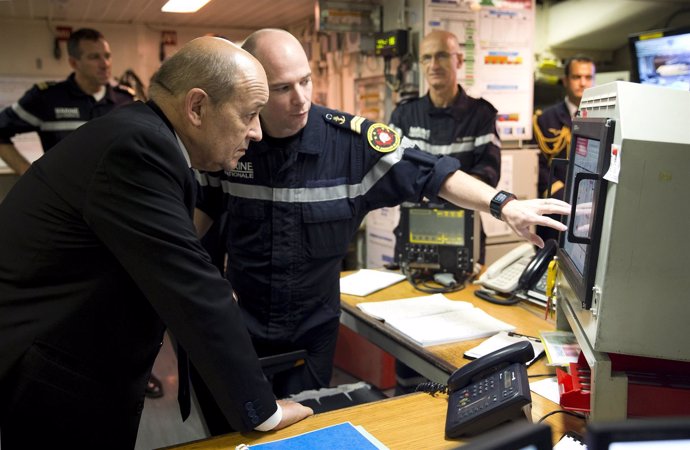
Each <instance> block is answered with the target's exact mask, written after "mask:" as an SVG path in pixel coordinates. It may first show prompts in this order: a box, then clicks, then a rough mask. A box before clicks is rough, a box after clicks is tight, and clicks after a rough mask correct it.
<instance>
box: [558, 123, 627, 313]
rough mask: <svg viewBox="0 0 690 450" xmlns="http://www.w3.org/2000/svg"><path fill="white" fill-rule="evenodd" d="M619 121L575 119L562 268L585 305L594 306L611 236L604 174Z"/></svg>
mask: <svg viewBox="0 0 690 450" xmlns="http://www.w3.org/2000/svg"><path fill="white" fill-rule="evenodd" d="M614 128H615V121H614V120H612V119H607V118H582V117H576V118H575V119H574V120H573V131H572V137H571V142H570V158H569V161H568V176H567V181H566V188H565V199H566V201H567V202H568V203H569V204H570V205H571V206H572V208H573V209H572V210H571V214H570V215H569V216H567V217H564V220H566V221H567V224H568V229H567V230H566V231H565V232H564V233H561V237H560V239H561V240H560V245H559V251H558V254H559V260H560V264H559V270H561V269H562V271H563V273H564V275H565V276H566V278H568V281H569V283H570V285H571V286H572V288H573V290H574V292H575V294H576V295H577V297H578V298H579V299H580V301H581V303H582V305H583V307H585V308H590V306H591V301H592V286H593V285H594V279H595V276H596V266H597V258H598V253H599V244H600V242H602V241H603V240H605V239H607V236H608V230H604V229H602V225H603V213H604V209H605V205H606V186H607V185H606V183H607V182H606V180H605V178H604V174H605V173H606V170H607V169H608V168H609V163H610V160H611V152H612V149H611V143H612V141H613V135H614Z"/></svg>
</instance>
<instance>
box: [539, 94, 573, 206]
mask: <svg viewBox="0 0 690 450" xmlns="http://www.w3.org/2000/svg"><path fill="white" fill-rule="evenodd" d="M537 125H538V126H539V129H540V130H541V132H542V134H543V135H544V137H546V138H554V137H556V136H557V135H556V134H554V133H552V132H551V131H549V130H556V132H557V133H559V134H560V133H561V132H562V129H563V128H567V129H568V131H570V129H571V128H572V126H573V120H572V119H571V118H570V112H569V111H568V106H567V105H566V104H565V100H563V101H561V102H559V103H556V104H555V105H552V106H549V107H548V108H546V109H545V110H544V112H543V113H542V114H541V115H540V116H539V117H538V118H537ZM569 147H570V140H568V141H567V144H566V148H565V149H563V150H561V151H560V152H559V153H558V154H557V155H553V156H548V157H547V156H546V154H545V153H544V150H543V149H541V150H542V151H541V152H540V153H539V181H538V183H537V184H538V186H537V189H538V191H539V196H540V197H545V195H544V193H545V192H547V191H548V189H549V172H550V170H551V164H550V160H551V158H563V159H567V158H568V154H569V150H568V149H569ZM567 172H568V168H567V166H565V165H563V166H558V167H555V169H554V174H553V179H552V180H551V183H552V184H553V183H555V182H557V181H560V182H561V183H565V177H566V175H567ZM561 183H559V185H562V184H561ZM552 194H555V195H553V196H554V197H556V198H559V199H562V198H563V191H560V192H552Z"/></svg>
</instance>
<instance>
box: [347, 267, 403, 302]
mask: <svg viewBox="0 0 690 450" xmlns="http://www.w3.org/2000/svg"><path fill="white" fill-rule="evenodd" d="M404 279H405V275H402V274H400V273H397V272H385V271H383V270H371V269H362V270H358V271H357V272H355V273H353V274H350V275H346V276H344V277H342V278H341V279H340V292H341V293H342V294H350V295H357V296H360V297H364V296H366V295H369V294H371V293H373V292H376V291H379V290H381V289H383V288H387V287H388V286H392V285H394V284H395V283H397V282H399V281H402V280H404Z"/></svg>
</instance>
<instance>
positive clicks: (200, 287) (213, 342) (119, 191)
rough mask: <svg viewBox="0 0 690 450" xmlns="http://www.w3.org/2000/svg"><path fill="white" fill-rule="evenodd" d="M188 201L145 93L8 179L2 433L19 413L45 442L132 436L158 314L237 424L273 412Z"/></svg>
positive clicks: (173, 143) (165, 129) (184, 179)
mask: <svg viewBox="0 0 690 450" xmlns="http://www.w3.org/2000/svg"><path fill="white" fill-rule="evenodd" d="M194 201H195V181H194V179H193V176H192V173H191V171H190V169H189V167H188V166H187V163H186V161H185V159H184V157H183V153H182V151H181V149H180V148H179V146H178V143H177V140H176V138H175V135H174V134H173V132H172V128H171V127H170V125H169V124H168V123H167V120H165V119H164V117H163V115H162V113H160V111H159V110H158V109H157V108H156V107H155V105H153V106H152V105H146V104H143V103H135V104H133V105H131V106H127V107H124V108H121V109H120V110H118V111H115V112H113V113H111V114H109V115H108V116H106V117H104V118H100V119H95V120H93V121H90V122H89V123H87V124H86V125H84V126H82V127H81V128H79V129H78V130H77V131H75V132H74V133H72V134H71V135H70V136H68V137H67V138H66V139H65V140H63V141H62V142H61V143H59V144H58V145H57V146H56V147H54V149H53V150H51V151H50V152H49V153H47V154H46V155H45V156H43V157H42V158H41V159H39V160H38V161H37V162H35V163H34V164H33V165H32V166H31V169H30V170H29V171H28V172H27V173H26V174H25V175H24V176H22V177H21V178H20V179H19V181H18V182H17V184H16V185H15V187H14V188H13V189H12V191H11V192H10V193H9V195H8V196H7V198H6V199H5V200H4V202H3V203H2V204H0V249H1V251H0V388H1V389H2V390H1V391H0V395H2V397H0V414H2V416H1V417H0V419H1V421H0V427H2V438H3V444H4V441H5V440H7V439H9V437H10V436H9V435H12V434H13V432H11V431H8V430H12V429H17V428H16V427H21V426H22V422H21V421H20V419H19V418H21V417H22V414H26V417H24V418H23V419H24V420H26V421H27V423H26V424H24V426H25V427H27V430H42V431H41V432H42V433H44V432H46V433H47V431H46V430H50V431H51V432H53V433H57V435H53V436H50V440H49V442H50V443H51V444H52V446H55V445H56V442H60V438H64V439H65V440H69V439H70V437H71V438H72V442H71V443H70V445H67V446H68V447H71V448H73V445H75V443H76V444H79V443H86V442H88V441H87V440H88V439H91V438H93V439H97V437H98V436H99V435H100V439H101V441H100V442H98V444H99V445H100V448H103V446H105V447H110V446H112V448H127V447H133V446H134V439H135V438H136V430H137V426H138V422H139V416H140V413H141V409H142V406H143V401H144V387H145V385H146V382H147V380H148V377H149V374H150V371H151V367H152V365H153V362H154V359H155V357H156V355H157V353H158V350H159V348H160V344H161V342H162V338H163V332H164V330H165V327H166V326H167V327H169V328H170V330H171V332H172V333H173V335H174V336H175V338H176V339H177V340H178V341H179V342H180V343H181V344H182V346H183V347H184V348H185V349H186V350H187V352H188V354H189V356H190V358H191V359H192V361H193V362H194V363H195V365H196V367H197V368H198V369H199V371H200V373H201V374H202V376H203V377H204V378H205V380H206V382H207V383H208V385H209V387H210V388H211V390H212V392H213V393H214V395H215V399H216V401H217V402H218V404H219V406H220V407H221V409H222V410H223V411H224V413H225V415H226V416H227V419H228V421H229V422H230V424H231V425H232V426H233V427H235V429H238V430H248V429H252V428H254V427H255V426H256V425H258V424H260V423H261V422H263V421H264V420H266V419H267V418H268V417H270V416H271V415H272V414H273V413H274V412H275V409H276V407H275V398H274V397H273V394H272V392H271V387H270V385H269V384H268V382H267V381H266V379H265V377H264V376H263V373H262V371H261V367H260V365H259V362H258V360H257V359H256V355H255V353H254V351H253V349H252V345H251V341H250V339H249V335H248V333H247V331H246V329H245V326H244V324H243V323H242V318H241V315H240V312H239V308H238V307H237V305H236V303H235V302H234V301H232V299H231V287H230V285H229V283H228V281H226V280H225V279H224V278H223V277H222V276H221V275H220V273H219V272H218V269H216V268H215V267H214V266H213V265H212V264H211V261H210V258H209V257H208V254H207V253H206V252H205V251H204V250H203V249H202V247H201V244H200V242H199V240H198V239H197V237H196V232H195V230H194V226H193V223H192V220H191V214H192V210H193V207H194ZM39 394H40V395H39ZM22 411H24V413H23V412H22ZM18 417H19V418H18ZM80 421H81V423H80ZM75 423H76V425H75ZM89 426H91V427H93V428H94V429H93V430H89V429H87V427H89ZM13 427H14V428H13ZM6 429H7V430H6ZM6 431H7V432H6ZM75 432H76V433H78V434H72V433H75ZM89 433H91V434H89ZM34 434H36V433H34ZM29 437H30V438H34V436H29ZM36 438H37V439H39V438H40V436H37V437H36ZM89 444H91V443H89ZM85 446H88V445H85ZM9 448H10V447H7V449H8V450H9Z"/></svg>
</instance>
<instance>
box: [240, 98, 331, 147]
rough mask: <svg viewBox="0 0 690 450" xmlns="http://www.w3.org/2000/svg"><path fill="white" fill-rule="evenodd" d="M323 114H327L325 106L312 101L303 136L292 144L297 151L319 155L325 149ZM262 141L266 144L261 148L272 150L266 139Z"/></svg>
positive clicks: (298, 137)
mask: <svg viewBox="0 0 690 450" xmlns="http://www.w3.org/2000/svg"><path fill="white" fill-rule="evenodd" d="M323 114H325V108H323V107H322V106H319V105H314V104H313V103H312V105H311V108H310V109H309V117H308V118H307V124H306V125H305V127H304V128H302V132H301V136H297V137H296V138H295V141H294V142H292V143H291V146H292V147H294V148H295V151H297V152H299V153H308V154H312V155H318V154H319V153H321V152H322V151H323V147H324V145H323V143H324V133H323V128H324V126H325V122H324V121H323V120H322V119H321V116H322V115H323ZM262 143H263V144H264V145H261V146H260V148H261V149H262V150H263V151H268V150H270V148H269V146H268V145H267V143H266V142H265V141H264V142H262ZM250 145H251V144H250Z"/></svg>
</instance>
